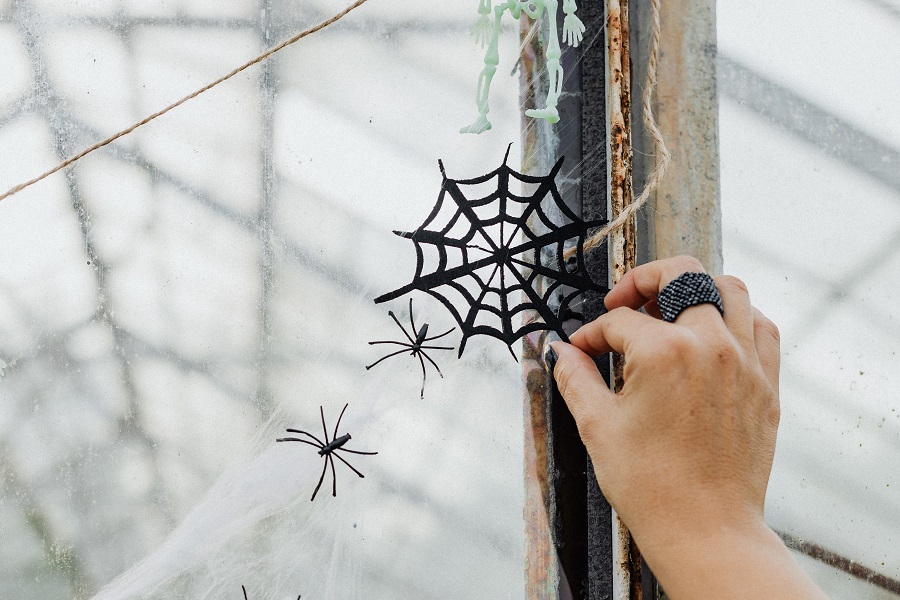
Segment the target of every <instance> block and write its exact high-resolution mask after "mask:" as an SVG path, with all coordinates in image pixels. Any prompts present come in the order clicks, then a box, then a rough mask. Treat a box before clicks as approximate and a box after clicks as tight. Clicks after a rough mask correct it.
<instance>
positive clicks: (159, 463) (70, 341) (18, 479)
mask: <svg viewBox="0 0 900 600" xmlns="http://www.w3.org/2000/svg"><path fill="white" fill-rule="evenodd" d="M344 6H345V2H343V0H315V1H306V0H304V1H303V2H280V1H263V2H256V1H251V0H229V1H227V2H223V1H221V0H171V1H170V0H159V1H156V0H154V1H145V0H140V1H138V0H120V1H117V2H103V1H88V2H77V3H72V2H59V1H56V0H15V1H10V2H0V56H2V57H3V62H4V67H3V77H2V78H0V156H2V160H0V186H2V187H3V189H6V188H8V187H10V186H12V185H14V184H15V183H18V182H21V181H23V180H25V179H28V178H30V177H32V176H34V175H36V174H38V173H40V172H41V171H43V170H44V169H46V168H48V167H49V166H52V165H54V164H55V163H57V162H58V161H59V160H60V159H61V158H64V157H67V156H70V155H72V154H73V153H75V152H77V151H78V150H80V149H81V148H83V147H85V146H87V145H89V144H91V143H93V142H95V141H97V140H99V139H102V138H103V137H105V136H106V135H108V134H110V133H112V132H114V131H117V130H119V129H121V128H122V127H124V126H126V125H129V124H131V123H132V122H134V121H136V120H137V119H139V118H141V117H143V116H145V115H146V114H148V113H150V112H153V111H155V110H158V109H160V108H162V107H164V106H165V105H167V104H168V103H170V102H173V101H175V100H177V99H179V98H181V97H182V96H184V95H185V94H187V93H188V92H190V91H193V90H194V89H197V88H198V87H200V86H201V85H203V84H205V83H206V82H208V81H210V80H212V79H215V78H216V77H218V76H220V75H222V74H224V73H225V72H227V71H229V70H230V69H232V68H233V67H235V66H237V65H239V64H241V63H242V62H244V61H245V60H247V59H248V58H250V57H252V56H255V55H256V54H258V53H259V52H260V51H261V50H262V49H264V48H265V47H267V46H270V45H272V44H274V43H276V42H277V41H280V40H281V39H284V38H286V37H288V36H290V35H292V34H294V33H295V32H298V31H300V30H301V29H303V28H305V27H308V26H310V25H312V24H314V23H316V22H318V21H320V20H322V19H324V18H326V17H328V16H330V15H332V14H334V13H336V12H338V11H339V10H341V9H343V8H344ZM458 8H459V7H457V6H456V5H453V4H439V3H433V2H415V1H412V0H402V1H401V0H392V1H391V2H388V3H385V2H371V3H369V4H367V5H365V6H363V7H362V8H360V9H358V10H357V11H356V12H354V13H352V14H351V15H350V16H348V17H346V18H345V20H343V21H341V22H340V23H338V24H336V25H334V26H333V27H331V28H329V29H326V30H324V31H322V32H320V33H317V34H315V35H314V36H311V37H309V38H306V39H304V40H302V41H301V42H300V43H298V44H297V45H295V46H293V47H291V48H289V49H287V50H285V51H283V52H282V53H281V54H279V55H278V56H277V57H276V58H275V59H273V60H271V61H269V62H267V63H264V64H262V65H259V66H256V67H253V68H251V69H249V70H247V71H246V72H244V73H242V74H241V75H239V76H237V77H235V78H234V79H232V80H231V81H229V82H227V83H225V84H223V85H222V86H220V87H218V88H216V89H214V90H212V91H210V92H209V93H206V94H204V95H203V96H201V97H199V98H197V99H196V100H194V101H192V102H190V103H188V104H186V105H184V106H182V107H180V108H179V109H177V110H175V111H173V112H172V113H170V114H168V115H166V116H164V117H163V118H161V119H159V120H158V121H155V122H154V123H152V124H150V125H148V126H146V127H144V128H142V129H140V130H139V131H137V132H136V133H134V134H133V135H130V136H127V137H125V138H122V139H121V140H119V141H117V142H115V143H113V144H111V145H110V146H108V147H106V148H104V149H103V150H100V151H98V152H96V153H94V154H93V155H91V156H89V157H88V158H85V159H84V160H82V161H81V162H79V163H78V164H77V165H76V166H74V167H72V168H70V169H68V170H66V171H65V172H64V173H59V174H57V175H55V176H53V177H51V178H49V179H47V180H46V181H44V182H42V183H40V184H38V185H36V186H34V187H32V188H30V189H28V190H26V191H25V192H22V193H21V194H19V195H17V196H15V197H12V198H10V199H8V200H5V201H3V202H2V203H0V360H2V361H3V363H4V364H5V365H6V366H5V370H4V371H3V377H2V379H0V402H2V409H0V538H2V542H0V558H2V560H0V597H3V598H42V599H46V600H53V599H63V598H66V599H69V598H88V597H93V596H94V595H95V594H97V592H98V591H99V590H101V589H102V588H104V586H108V587H106V589H105V591H103V592H100V594H99V595H98V596H97V597H98V598H115V599H116V600H122V599H126V598H169V599H171V598H192V599H202V598H217V599H220V598H236V599H237V598H241V597H242V596H241V590H240V586H241V585H245V586H246V587H247V590H248V596H249V598H250V599H251V600H257V599H260V598H279V599H281V598H291V599H293V598H296V597H297V596H298V595H302V597H303V598H320V599H324V598H345V599H346V598H391V599H397V598H451V597H456V598H520V597H522V595H523V581H524V577H523V574H522V571H523V566H522V565H523V544H524V542H523V525H522V503H523V500H522V478H523V475H522V460H523V459H522V443H523V442H522V440H523V431H522V428H523V424H522V394H523V391H522V385H521V379H522V377H521V366H520V365H519V364H517V363H516V361H515V360H514V359H513V358H512V357H511V356H510V353H509V351H508V349H507V348H506V346H505V345H504V344H502V343H500V342H498V341H497V340H493V339H490V338H486V337H477V338H473V339H472V340H470V341H469V343H468V345H467V347H466V352H465V354H464V355H463V357H462V359H461V360H457V359H456V352H455V351H454V352H448V351H435V352H434V354H433V358H434V360H435V361H436V362H437V363H438V365H439V366H440V368H441V370H442V372H443V378H441V377H440V376H439V375H438V373H437V371H435V370H434V369H433V368H432V366H431V365H430V364H428V363H425V366H426V367H427V369H428V379H427V383H426V385H425V391H424V399H421V398H420V386H421V384H422V372H421V368H420V363H419V361H418V360H417V359H416V358H413V357H410V356H409V355H408V354H403V355H400V356H397V357H394V358H392V359H388V360H386V361H385V362H383V363H380V364H379V365H377V366H376V367H374V368H373V369H372V370H371V371H367V370H366V369H365V368H364V367H365V366H366V365H369V364H371V363H373V362H375V361H376V360H377V359H378V358H379V357H381V356H382V355H383V354H386V351H384V349H385V348H389V346H370V345H368V343H367V342H369V341H373V340H396V339H402V338H398V336H402V335H403V334H402V332H400V331H399V328H398V327H397V325H396V324H395V323H394V322H393V321H392V320H391V319H390V318H389V316H388V314H387V311H388V310H392V311H394V312H395V313H396V315H397V317H398V319H399V320H400V322H401V323H404V324H405V325H406V326H407V327H409V324H408V320H409V314H408V304H407V299H406V298H402V299H399V300H396V301H393V302H390V303H388V304H381V305H375V304H374V303H373V298H375V297H376V296H377V295H379V294H382V293H385V292H388V291H390V290H392V289H395V288H397V287H399V286H401V285H403V284H405V283H407V282H408V281H409V280H410V278H411V277H412V275H413V273H414V269H415V254H414V251H413V245H412V244H411V243H410V242H409V240H405V239H401V238H399V237H397V236H395V235H393V234H392V230H394V229H399V230H406V231H411V230H413V229H414V228H415V227H417V226H418V225H419V224H421V223H422V221H423V220H424V218H425V217H426V216H427V215H428V213H429V212H430V210H431V207H432V206H433V203H434V200H435V197H436V196H437V192H438V190H439V186H440V183H441V174H440V171H439V170H438V166H437V159H438V158H441V159H443V161H444V164H445V166H446V168H447V170H448V175H449V176H451V177H455V178H465V177H474V176H477V175H481V174H482V173H485V172H487V171H489V170H492V169H493V168H495V167H496V166H498V165H499V163H500V161H502V157H503V154H504V152H505V151H506V146H507V144H508V143H509V142H510V141H514V140H517V139H518V136H519V134H518V129H519V114H520V113H519V106H518V105H519V99H518V79H517V77H514V76H510V75H509V72H510V71H511V70H512V68H513V64H512V61H509V64H506V66H505V67H504V69H505V70H503V69H501V72H498V75H497V77H495V79H494V82H493V91H492V98H491V103H492V106H491V108H492V111H491V117H492V122H493V130H492V131H491V132H490V133H489V134H487V135H484V136H480V137H476V136H461V135H460V134H459V133H458V130H459V128H460V127H461V126H464V125H467V124H468V123H470V122H471V121H472V120H473V119H474V117H475V116H476V109H475V103H474V95H475V89H476V84H477V79H478V74H479V72H480V70H481V66H482V50H481V49H480V48H479V47H478V46H477V45H476V44H475V43H474V42H473V40H472V38H471V35H470V29H471V24H472V22H473V20H474V18H473V17H474V10H475V6H468V5H467V10H464V11H460V10H459V9H458ZM469 9H471V10H469ZM517 46H518V44H517V40H516V31H515V30H514V28H513V26H512V25H510V26H508V27H507V28H505V29H504V30H503V32H502V37H501V52H502V53H503V55H504V56H505V57H512V56H515V54H516V50H517ZM518 156H519V152H517V151H513V152H512V153H511V157H510V163H509V164H510V166H512V167H514V168H517V167H518V160H519V159H518ZM414 299H415V303H414V314H415V317H416V322H417V325H420V324H422V323H424V322H426V321H427V322H428V323H429V325H430V327H431V329H430V330H429V333H434V334H437V333H440V332H443V331H445V330H447V329H450V328H451V327H453V326H454V325H455V323H454V322H453V320H452V319H451V317H450V315H449V314H448V312H447V311H446V310H445V309H444V307H442V306H441V305H440V304H439V303H438V302H437V301H436V300H434V299H432V298H430V297H428V296H426V295H424V294H420V295H416V296H415V297H414ZM444 339H445V340H446V341H448V342H449V344H447V345H450V346H454V345H457V344H458V343H459V332H458V331H456V332H454V333H453V334H451V335H450V336H448V337H447V338H444ZM345 403H349V407H348V408H347V411H346V413H345V415H344V417H343V420H342V421H341V430H340V431H339V432H338V433H339V434H340V433H350V434H351V435H352V441H351V442H348V443H347V446H346V448H351V449H356V450H361V451H377V452H378V455H377V456H360V455H345V456H346V457H347V458H348V460H349V462H350V463H351V464H352V465H353V466H354V467H356V468H357V469H358V470H359V471H360V472H361V473H363V474H364V475H365V479H360V478H358V477H357V476H356V475H355V474H354V473H353V472H352V471H351V470H350V469H349V468H347V467H346V466H345V465H343V464H341V463H337V464H336V471H337V497H332V495H331V485H332V484H331V472H330V470H329V471H328V472H327V473H326V476H325V480H324V483H323V485H322V489H321V490H320V491H319V495H318V496H317V497H316V499H315V501H314V502H310V496H311V494H312V491H313V489H314V487H315V484H316V482H317V480H318V478H319V476H320V473H322V467H323V464H324V463H323V460H322V458H321V457H320V456H318V455H317V454H316V449H315V448H313V447H310V446H307V445H304V444H299V443H294V444H289V443H283V444H276V443H275V439H276V438H277V437H280V436H283V435H285V434H284V429H285V428H286V427H293V428H298V429H303V430H308V431H311V432H312V433H313V434H314V435H317V436H318V435H321V433H322V431H321V430H322V425H321V422H320V420H319V419H320V416H319V407H320V406H322V407H323V409H324V414H325V419H326V420H327V421H328V423H329V426H330V427H331V426H333V424H334V423H335V421H336V419H337V417H338V415H339V414H340V411H341V409H342V407H343V406H344V404H345Z"/></svg>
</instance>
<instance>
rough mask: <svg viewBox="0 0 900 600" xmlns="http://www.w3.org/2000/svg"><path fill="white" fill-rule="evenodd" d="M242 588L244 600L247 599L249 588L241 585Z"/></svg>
mask: <svg viewBox="0 0 900 600" xmlns="http://www.w3.org/2000/svg"><path fill="white" fill-rule="evenodd" d="M241 589H242V590H244V600H247V588H245V587H244V586H241Z"/></svg>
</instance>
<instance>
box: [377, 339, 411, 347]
mask: <svg viewBox="0 0 900 600" xmlns="http://www.w3.org/2000/svg"><path fill="white" fill-rule="evenodd" d="M375 344H397V345H398V346H406V347H407V348H409V347H410V346H411V345H412V344H407V343H406V342H394V341H390V340H384V341H378V342H369V345H370V346H374V345H375Z"/></svg>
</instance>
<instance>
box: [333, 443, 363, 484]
mask: <svg viewBox="0 0 900 600" xmlns="http://www.w3.org/2000/svg"><path fill="white" fill-rule="evenodd" d="M341 450H343V448H341ZM334 456H337V457H338V460H340V461H341V462H342V463H344V464H345V465H347V466H348V467H350V470H351V471H353V472H354V473H356V474H357V475H359V476H360V477H365V475H363V474H362V473H360V472H359V471H357V470H356V469H354V468H353V465H351V464H350V463H348V462H347V461H346V460H344V459H343V458H342V457H341V456H340V455H339V454H335V455H334ZM332 464H333V463H332Z"/></svg>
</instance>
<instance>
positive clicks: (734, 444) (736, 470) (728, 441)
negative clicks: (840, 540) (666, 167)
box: [553, 257, 821, 599]
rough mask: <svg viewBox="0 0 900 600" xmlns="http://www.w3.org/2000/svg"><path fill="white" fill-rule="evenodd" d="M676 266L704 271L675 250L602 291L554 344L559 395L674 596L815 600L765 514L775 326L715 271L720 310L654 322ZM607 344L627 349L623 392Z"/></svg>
mask: <svg viewBox="0 0 900 600" xmlns="http://www.w3.org/2000/svg"><path fill="white" fill-rule="evenodd" d="M685 271H703V267H702V265H701V264H700V262H699V261H697V260H696V259H694V258H691V257H677V258H671V259H667V260H661V261H657V262H653V263H649V264H646V265H642V266H639V267H637V268H635V269H633V270H631V271H630V272H628V273H626V274H625V276H624V277H623V278H622V280H621V281H620V282H619V283H618V284H617V285H616V286H615V287H614V288H613V289H612V290H611V291H610V292H609V294H608V295H607V297H606V306H607V308H609V312H608V313H607V314H604V315H602V316H601V317H599V318H598V319H596V320H595V321H593V322H592V323H588V324H586V325H585V326H583V327H582V328H581V329H579V330H578V331H577V332H575V333H574V334H573V335H572V336H571V345H569V344H564V343H562V342H556V343H554V344H553V348H554V349H555V350H556V352H557V354H558V360H557V363H556V366H555V370H554V374H555V377H556V381H557V383H558V385H559V389H560V392H561V393H562V395H563V397H564V398H565V400H566V403H567V404H568V406H569V409H570V410H571V412H572V414H573V416H574V417H575V420H576V422H577V424H578V430H579V433H580V435H581V438H582V440H583V441H584V444H585V446H586V447H587V449H588V452H589V453H590V455H591V459H592V461H593V464H594V468H595V471H596V475H597V480H598V482H599V483H600V487H601V489H602V490H603V492H604V494H605V495H606V497H607V499H608V500H609V501H610V503H611V504H612V506H613V507H614V508H615V509H616V512H617V513H618V514H619V515H620V516H621V518H622V520H623V521H624V522H625V523H626V525H627V526H628V527H629V529H630V530H631V533H632V535H633V536H634V539H635V541H636V542H637V544H638V546H639V547H640V548H641V551H642V553H643V554H644V556H645V557H646V559H647V561H648V563H649V564H650V566H651V567H652V568H653V570H654V572H655V573H656V575H657V577H659V579H660V581H661V583H662V585H663V587H664V588H665V589H666V592H667V593H668V594H669V596H670V597H672V598H675V599H678V598H692V599H695V598H724V597H742V598H757V597H759V598H781V597H783V598H788V597H790V598H812V597H821V596H817V595H816V593H817V592H818V591H817V590H816V588H815V586H814V585H812V583H811V582H810V581H809V580H808V578H806V577H805V576H804V575H803V574H802V573H799V574H798V573H797V572H794V570H796V571H799V567H797V566H796V563H793V561H792V559H791V557H790V555H789V554H788V552H787V549H786V548H785V547H784V545H783V544H781V542H780V540H779V539H778V538H777V536H775V534H774V533H773V532H772V531H771V530H770V529H768V527H766V525H765V523H764V521H763V503H764V500H765V493H766V486H767V484H768V480H769V473H770V471H771V468H772V459H773V456H774V450H775V436H776V430H777V428H778V420H779V401H778V371H779V334H778V330H777V329H776V327H775V326H774V325H773V324H772V322H771V321H769V320H768V319H766V317H764V316H763V315H762V313H760V312H759V311H758V310H756V309H755V308H754V307H753V306H752V305H751V304H750V297H749V294H748V291H747V288H746V286H745V285H744V284H743V283H742V282H741V281H740V280H738V279H736V278H734V277H729V276H720V277H716V278H715V282H716V286H717V287H718V289H719V292H720V294H721V296H722V302H723V306H724V309H725V314H724V317H723V316H722V315H720V313H719V312H718V310H717V309H716V308H715V307H714V306H713V305H710V304H705V305H699V306H694V307H691V308H688V309H686V310H685V311H684V312H683V313H681V315H680V316H679V317H678V318H677V319H676V321H675V322H674V323H666V322H664V321H662V320H660V319H659V309H658V307H657V304H656V297H657V294H658V293H659V291H660V290H661V289H662V288H663V287H665V286H666V285H667V284H668V283H669V282H670V281H671V280H673V279H674V278H675V277H677V276H679V275H680V274H682V273H684V272H685ZM641 307H644V308H645V309H646V312H647V313H648V314H644V313H641V312H638V309H640V308H641ZM610 351H615V352H618V353H620V354H623V355H624V356H625V372H624V385H623V386H622V389H621V391H620V392H619V393H618V394H614V393H613V392H611V391H610V390H609V389H608V388H607V386H606V383H605V382H604V380H603V378H602V377H601V375H600V374H599V372H598V371H597V369H596V367H595V365H594V362H593V360H592V358H591V357H592V356H599V355H602V354H604V353H607V352H610ZM754 566H755V567H757V568H754ZM785 569H787V572H786V573H784V578H783V579H782V578H779V577H778V576H777V574H778V573H779V572H783V571H784V570H785ZM773 573H774V575H773ZM760 574H761V575H762V577H755V576H756V575H760ZM721 579H724V581H720V580H721ZM782 584H783V585H784V586H787V587H779V586H781V585H782ZM731 586H736V587H734V589H733V593H729V592H728V590H729V589H732V588H731ZM739 586H750V587H751V588H752V590H754V591H753V592H752V593H748V591H747V588H746V587H744V588H743V589H742V588H741V587H739ZM798 586H799V587H798ZM804 586H805V587H804ZM788 592H789V593H788Z"/></svg>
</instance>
